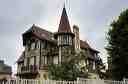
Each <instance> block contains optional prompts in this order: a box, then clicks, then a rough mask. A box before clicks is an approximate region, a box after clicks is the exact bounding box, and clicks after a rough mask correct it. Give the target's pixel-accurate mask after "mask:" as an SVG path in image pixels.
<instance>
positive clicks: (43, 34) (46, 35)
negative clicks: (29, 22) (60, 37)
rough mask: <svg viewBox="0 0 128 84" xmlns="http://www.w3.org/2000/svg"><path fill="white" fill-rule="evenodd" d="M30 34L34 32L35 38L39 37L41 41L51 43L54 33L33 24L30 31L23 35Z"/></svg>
mask: <svg viewBox="0 0 128 84" xmlns="http://www.w3.org/2000/svg"><path fill="white" fill-rule="evenodd" d="M29 32H32V33H33V34H34V35H35V36H37V37H38V38H40V39H44V40H49V41H50V40H52V38H51V37H52V36H53V33H52V32H50V31H47V30H45V29H42V28H40V27H38V26H36V25H35V24H33V26H32V27H31V28H30V29H29V30H28V31H26V32H25V33H23V35H24V34H26V33H29Z"/></svg>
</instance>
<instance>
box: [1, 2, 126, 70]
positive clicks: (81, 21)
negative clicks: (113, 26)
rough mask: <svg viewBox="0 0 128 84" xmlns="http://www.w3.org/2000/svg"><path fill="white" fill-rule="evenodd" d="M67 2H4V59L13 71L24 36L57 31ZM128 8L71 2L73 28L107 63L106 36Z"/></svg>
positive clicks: (109, 3) (117, 4) (70, 10)
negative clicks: (41, 30)
mask: <svg viewBox="0 0 128 84" xmlns="http://www.w3.org/2000/svg"><path fill="white" fill-rule="evenodd" d="M63 5H64V0H0V57H1V59H4V60H5V63H6V64H8V65H11V66H12V67H13V71H15V69H16V68H15V67H14V65H16V64H15V62H16V60H17V58H18V57H19V56H20V54H21V53H22V51H23V46H22V36H21V35H22V33H23V32H25V31H26V30H27V29H29V28H30V27H31V26H32V24H36V25H38V26H40V27H42V28H44V29H47V30H50V31H53V32H54V31H57V29H58V25H59V20H60V15H61V13H62V8H63ZM126 8H128V0H67V1H66V10H67V14H68V17H69V21H70V25H71V27H72V26H73V24H76V25H78V26H79V28H80V37H81V39H83V40H87V41H88V43H89V44H90V45H91V46H92V47H93V48H95V49H97V50H99V51H100V52H101V54H99V55H100V56H101V57H102V58H103V60H104V62H106V56H107V54H106V51H105V49H104V47H105V45H106V40H105V35H106V32H107V30H108V29H109V28H110V27H109V24H110V23H111V22H112V21H113V20H114V19H116V17H117V16H118V15H119V14H120V12H121V11H122V10H124V9H126Z"/></svg>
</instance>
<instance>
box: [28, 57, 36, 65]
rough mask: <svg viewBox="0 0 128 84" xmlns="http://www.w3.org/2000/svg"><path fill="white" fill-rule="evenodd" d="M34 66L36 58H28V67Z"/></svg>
mask: <svg viewBox="0 0 128 84" xmlns="http://www.w3.org/2000/svg"><path fill="white" fill-rule="evenodd" d="M35 64H36V56H32V57H30V64H29V65H35Z"/></svg>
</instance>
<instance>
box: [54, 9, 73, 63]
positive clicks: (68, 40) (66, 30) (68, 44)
mask: <svg viewBox="0 0 128 84" xmlns="http://www.w3.org/2000/svg"><path fill="white" fill-rule="evenodd" d="M74 36H75V35H74V33H72V31H71V28H70V24H69V20H68V16H67V13H66V9H65V7H64V8H63V11H62V15H61V19H60V24H59V28H58V32H57V33H55V38H56V39H57V44H58V46H59V61H60V62H61V60H62V57H63V56H62V55H63V53H62V52H67V53H70V52H71V51H70V50H71V48H73V46H74V45H73V38H74Z"/></svg>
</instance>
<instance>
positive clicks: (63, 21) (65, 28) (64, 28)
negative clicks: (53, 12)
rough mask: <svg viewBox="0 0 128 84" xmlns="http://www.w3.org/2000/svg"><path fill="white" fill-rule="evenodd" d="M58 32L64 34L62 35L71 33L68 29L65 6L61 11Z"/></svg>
mask: <svg viewBox="0 0 128 84" xmlns="http://www.w3.org/2000/svg"><path fill="white" fill-rule="evenodd" d="M58 32H64V33H66V32H68V33H70V32H71V28H70V24H69V20H68V16H67V13H66V8H65V6H64V8H63V11H62V15H61V19H60V24H59V28H58Z"/></svg>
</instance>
